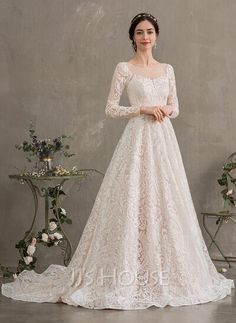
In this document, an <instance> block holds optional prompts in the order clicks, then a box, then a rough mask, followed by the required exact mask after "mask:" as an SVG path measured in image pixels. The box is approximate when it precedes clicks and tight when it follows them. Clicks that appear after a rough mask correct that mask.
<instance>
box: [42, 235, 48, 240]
mask: <svg viewBox="0 0 236 323" xmlns="http://www.w3.org/2000/svg"><path fill="white" fill-rule="evenodd" d="M42 240H43V241H44V242H47V241H48V235H47V233H42Z"/></svg>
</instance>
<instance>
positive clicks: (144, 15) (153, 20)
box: [129, 12, 159, 51]
mask: <svg viewBox="0 0 236 323" xmlns="http://www.w3.org/2000/svg"><path fill="white" fill-rule="evenodd" d="M144 20H148V21H149V22H150V23H151V24H152V25H153V27H154V29H155V31H156V34H157V36H158V35H159V25H158V22H157V19H156V18H155V17H154V16H153V15H151V14H150V13H146V12H141V13H139V14H137V15H136V16H135V17H134V18H133V19H132V20H131V25H130V27H129V39H130V40H132V46H133V48H134V50H135V51H137V47H136V44H135V41H134V39H133V37H134V30H135V28H136V26H137V25H138V24H139V23H140V22H141V21H144Z"/></svg>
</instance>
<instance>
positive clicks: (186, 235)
mask: <svg viewBox="0 0 236 323" xmlns="http://www.w3.org/2000/svg"><path fill="white" fill-rule="evenodd" d="M124 89H126V90H127V94H128V98H129V101H130V106H128V107H126V106H121V105H120V97H121V94H122V92H123V90H124ZM163 105H171V106H172V108H173V112H172V114H171V115H170V116H169V117H165V118H164V120H163V121H162V122H158V121H155V120H154V118H153V117H152V116H150V115H143V114H140V106H163ZM178 114H179V104H178V98H177V92H176V83H175V74H174V69H173V67H172V66H171V65H170V64H166V63H161V64H158V65H155V66H154V67H153V68H151V69H150V68H141V67H138V66H135V65H132V64H131V63H130V62H120V63H118V64H117V66H116V69H115V72H114V74H113V79H112V84H111V88H110V93H109V96H108V101H107V105H106V115H107V116H109V117H113V118H128V122H127V125H126V127H125V129H124V132H123V134H122V136H121V138H120V140H119V142H118V144H117V146H116V149H115V151H114V154H113V156H112V159H111V161H110V164H109V166H108V169H107V171H106V174H105V177H104V179H103V182H102V184H101V187H100V189H99V192H98V194H97V197H96V200H95V203H94V206H93V208H92V211H91V214H90V216H89V218H88V221H87V223H86V226H85V228H84V231H83V234H82V236H81V239H80V241H79V244H78V247H77V249H76V251H75V253H74V255H73V257H72V259H71V261H70V263H69V265H68V267H65V266H61V265H55V264H52V265H50V266H49V267H48V268H47V269H46V270H45V271H44V272H43V273H41V274H38V273H36V272H35V271H27V270H25V271H23V272H22V273H21V274H20V275H19V276H18V277H17V279H15V280H14V281H13V282H11V283H6V284H3V285H2V294H3V295H5V296H7V297H10V298H13V299H17V300H22V301H30V302H39V303H42V302H53V303H56V302H57V301H58V300H59V298H61V300H62V301H63V302H64V303H67V304H70V305H74V306H83V307H86V308H93V309H104V308H113V309H123V310H132V309H144V308H148V307H150V306H153V305H154V306H157V307H164V306H166V305H171V306H181V305H192V304H199V303H205V302H209V301H217V300H220V299H222V298H224V297H226V296H227V295H230V294H231V288H233V287H234V281H233V280H231V279H226V278H225V277H224V276H223V275H222V274H220V273H218V272H217V270H216V268H215V266H214V264H213V263H212V261H211V259H210V256H209V254H208V250H207V247H206V245H205V242H204V239H203V236H202V233H201V229H200V226H199V223H198V219H197V215H196V212H195V209H194V205H193V201H192V198H191V193H190V190H189V186H188V181H187V178H186V173H185V169H184V165H183V161H182V157H181V153H180V150H179V146H178V142H177V139H176V136H175V132H174V129H173V126H172V123H171V119H174V118H176V117H177V116H178Z"/></svg>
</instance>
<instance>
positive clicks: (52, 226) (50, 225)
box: [49, 221, 57, 231]
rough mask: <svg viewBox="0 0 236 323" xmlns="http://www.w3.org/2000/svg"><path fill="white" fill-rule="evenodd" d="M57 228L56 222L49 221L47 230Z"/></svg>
mask: <svg viewBox="0 0 236 323" xmlns="http://www.w3.org/2000/svg"><path fill="white" fill-rule="evenodd" d="M56 228H57V224H56V222H55V221H50V222H49V230H50V231H53V230H55V229H56Z"/></svg>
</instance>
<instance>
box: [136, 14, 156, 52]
mask: <svg viewBox="0 0 236 323" xmlns="http://www.w3.org/2000/svg"><path fill="white" fill-rule="evenodd" d="M156 38H157V35H156V31H155V28H154V26H153V24H151V23H150V22H149V21H148V20H143V21H141V22H140V23H139V24H138V25H137V26H136V28H135V30H134V41H135V43H136V45H137V49H139V50H141V51H144V50H147V49H152V47H153V46H154V44H155V41H156Z"/></svg>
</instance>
